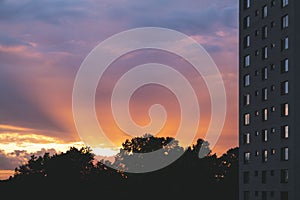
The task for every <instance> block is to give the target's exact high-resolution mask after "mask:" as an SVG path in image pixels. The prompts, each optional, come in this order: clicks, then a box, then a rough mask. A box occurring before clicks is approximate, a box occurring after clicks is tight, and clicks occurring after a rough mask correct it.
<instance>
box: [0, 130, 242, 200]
mask: <svg viewBox="0 0 300 200" xmlns="http://www.w3.org/2000/svg"><path fill="white" fill-rule="evenodd" d="M168 144H169V145H168ZM170 144H171V145H170ZM201 147H202V150H203V149H204V151H207V152H210V149H209V144H208V142H206V141H203V140H202V139H199V140H198V141H197V143H196V144H194V145H192V146H190V147H188V148H187V149H183V148H182V147H180V146H179V145H178V141H176V140H174V139H173V138H170V137H166V138H165V137H154V136H151V135H145V136H143V137H137V138H133V139H131V140H126V141H125V142H124V143H123V144H122V148H121V149H120V152H119V153H118V154H117V155H116V157H115V161H114V162H110V161H108V160H106V161H105V160H102V161H96V160H95V155H94V154H93V152H92V151H91V149H90V148H88V147H84V148H81V149H77V148H75V147H72V148H70V149H69V150H68V151H67V152H65V153H60V154H55V155H51V156H50V155H49V154H48V153H46V154H44V155H43V156H40V157H36V156H34V155H32V156H31V158H30V160H29V161H28V162H27V163H26V164H24V165H21V166H19V167H17V168H16V169H15V174H14V176H13V177H11V178H10V179H8V180H6V181H2V182H0V193H1V195H4V196H6V195H7V196H9V197H10V198H11V199H13V198H14V197H22V198H25V197H29V198H30V196H31V197H34V196H35V197H37V196H36V195H42V196H40V197H41V198H43V197H48V198H50V197H52V198H53V197H55V198H56V199H60V197H62V196H64V197H68V199H69V198H75V199H78V198H87V197H88V198H92V197H93V198H94V197H96V199H103V198H111V199H116V198H124V199H144V198H145V199H163V198H164V199H179V198H184V199H187V198H197V199H210V200H214V199H216V200H217V199H230V200H235V199H236V200H237V199H238V148H234V149H230V150H228V151H227V153H225V154H224V155H222V156H221V157H219V158H218V157H217V156H216V155H215V154H212V153H208V154H207V155H206V156H205V157H203V158H199V156H198V154H199V150H200V148H201ZM158 149H161V151H160V153H159V155H156V156H158V157H159V159H158V160H160V161H162V162H163V161H164V160H167V159H168V158H169V157H170V156H172V155H175V154H178V153H179V154H183V155H182V156H181V157H179V158H178V159H176V160H175V161H174V162H172V163H171V164H170V165H168V166H166V167H164V168H162V169H159V170H156V171H153V172H147V173H128V172H126V171H131V172H132V171H134V170H135V169H143V167H144V166H143V165H144V159H145V157H144V156H143V154H138V153H149V152H154V151H155V150H158ZM21 195H22V196H21ZM45 195H46V196H45ZM25 199H27V198H25Z"/></svg>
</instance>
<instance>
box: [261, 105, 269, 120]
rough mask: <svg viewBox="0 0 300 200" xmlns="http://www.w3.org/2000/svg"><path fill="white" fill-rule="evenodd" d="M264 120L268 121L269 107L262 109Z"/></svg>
mask: <svg viewBox="0 0 300 200" xmlns="http://www.w3.org/2000/svg"><path fill="white" fill-rule="evenodd" d="M262 120H263V121H267V120H268V109H267V108H264V109H263V110H262Z"/></svg>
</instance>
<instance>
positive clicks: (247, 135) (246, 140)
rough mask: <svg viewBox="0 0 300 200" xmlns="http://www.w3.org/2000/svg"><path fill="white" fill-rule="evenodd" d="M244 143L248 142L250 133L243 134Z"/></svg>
mask: <svg viewBox="0 0 300 200" xmlns="http://www.w3.org/2000/svg"><path fill="white" fill-rule="evenodd" d="M244 144H250V133H245V134H244Z"/></svg>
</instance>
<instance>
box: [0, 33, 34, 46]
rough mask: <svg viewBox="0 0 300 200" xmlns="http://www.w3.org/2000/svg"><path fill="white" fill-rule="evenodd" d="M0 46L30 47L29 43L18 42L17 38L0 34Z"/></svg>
mask: <svg viewBox="0 0 300 200" xmlns="http://www.w3.org/2000/svg"><path fill="white" fill-rule="evenodd" d="M0 45H2V46H6V47H11V46H13V47H14V46H32V45H31V44H30V43H28V42H25V41H22V40H20V39H19V38H15V37H11V36H9V35H8V34H5V33H0Z"/></svg>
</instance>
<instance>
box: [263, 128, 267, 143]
mask: <svg viewBox="0 0 300 200" xmlns="http://www.w3.org/2000/svg"><path fill="white" fill-rule="evenodd" d="M262 141H263V142H267V141H268V130H267V129H264V130H263V131H262Z"/></svg>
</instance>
